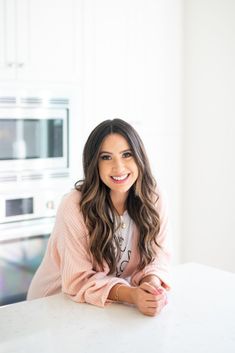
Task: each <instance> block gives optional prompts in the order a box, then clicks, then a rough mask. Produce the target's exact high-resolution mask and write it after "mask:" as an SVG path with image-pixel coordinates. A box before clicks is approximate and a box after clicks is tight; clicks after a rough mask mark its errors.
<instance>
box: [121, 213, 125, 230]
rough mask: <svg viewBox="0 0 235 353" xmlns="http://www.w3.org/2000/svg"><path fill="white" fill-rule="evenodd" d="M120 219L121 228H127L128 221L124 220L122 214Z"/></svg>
mask: <svg viewBox="0 0 235 353" xmlns="http://www.w3.org/2000/svg"><path fill="white" fill-rule="evenodd" d="M120 220H121V228H122V229H125V228H126V223H125V222H124V220H123V216H120Z"/></svg>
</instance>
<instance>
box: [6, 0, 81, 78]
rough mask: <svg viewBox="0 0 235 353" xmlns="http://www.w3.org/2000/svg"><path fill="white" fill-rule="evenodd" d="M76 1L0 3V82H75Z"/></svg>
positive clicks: (7, 0)
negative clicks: (0, 80) (1, 80)
mask: <svg viewBox="0 0 235 353" xmlns="http://www.w3.org/2000/svg"><path fill="white" fill-rule="evenodd" d="M79 3H80V1H76V0H0V79H4V80H5V79H6V80H15V79H17V80H26V81H53V82H55V81H74V80H76V78H77V77H76V75H77V53H78V49H77V48H78V46H77V34H78V32H77V28H78V26H79V20H78V18H79V12H78V6H79Z"/></svg>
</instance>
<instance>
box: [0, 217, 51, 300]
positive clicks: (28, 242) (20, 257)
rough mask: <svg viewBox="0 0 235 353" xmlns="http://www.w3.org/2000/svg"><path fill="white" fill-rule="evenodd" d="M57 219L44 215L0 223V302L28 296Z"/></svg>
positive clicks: (22, 298) (23, 298)
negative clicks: (37, 217) (36, 218)
mask: <svg viewBox="0 0 235 353" xmlns="http://www.w3.org/2000/svg"><path fill="white" fill-rule="evenodd" d="M53 223H54V220H52V219H51V220H50V221H48V220H45V219H44V220H43V219H42V220H36V221H35V220H34V221H25V222H17V223H9V224H8V225H7V226H6V225H5V226H4V229H3V227H2V226H3V225H0V305H6V304H12V303H16V302H19V301H22V300H25V299H26V295H27V291H28V287H29V284H30V282H31V280H32V277H33V275H34V273H35V271H36V269H37V268H38V266H39V264H40V262H41V260H42V257H43V255H44V253H45V249H46V246H47V242H48V238H49V234H50V232H51V230H52V227H53ZM1 228H2V229H1Z"/></svg>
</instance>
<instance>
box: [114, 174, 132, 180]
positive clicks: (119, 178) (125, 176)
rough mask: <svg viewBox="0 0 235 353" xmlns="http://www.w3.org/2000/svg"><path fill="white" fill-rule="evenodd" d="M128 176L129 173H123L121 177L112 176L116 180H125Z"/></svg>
mask: <svg viewBox="0 0 235 353" xmlns="http://www.w3.org/2000/svg"><path fill="white" fill-rule="evenodd" d="M127 176H128V174H126V175H122V176H120V177H115V176H113V177H112V178H113V179H114V180H124V179H126V178H127Z"/></svg>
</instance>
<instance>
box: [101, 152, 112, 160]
mask: <svg viewBox="0 0 235 353" xmlns="http://www.w3.org/2000/svg"><path fill="white" fill-rule="evenodd" d="M100 158H101V159H102V160H103V161H108V160H110V159H111V157H110V156H108V155H105V154H104V155H103V156H100Z"/></svg>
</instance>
